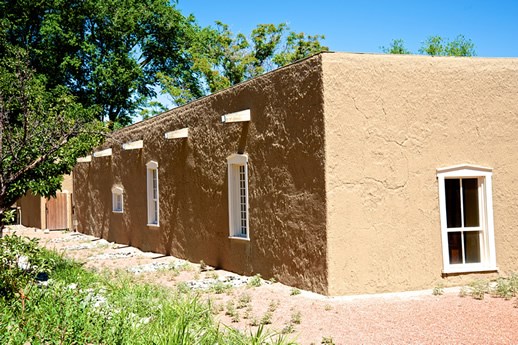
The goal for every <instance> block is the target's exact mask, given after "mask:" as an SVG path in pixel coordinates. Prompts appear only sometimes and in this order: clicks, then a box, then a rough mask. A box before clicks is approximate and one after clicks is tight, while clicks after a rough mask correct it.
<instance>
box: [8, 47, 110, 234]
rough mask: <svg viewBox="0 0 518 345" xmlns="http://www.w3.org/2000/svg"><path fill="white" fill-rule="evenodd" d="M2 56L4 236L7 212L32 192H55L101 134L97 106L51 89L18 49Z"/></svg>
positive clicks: (57, 88)
mask: <svg viewBox="0 0 518 345" xmlns="http://www.w3.org/2000/svg"><path fill="white" fill-rule="evenodd" d="M6 53H7V54H6V55H4V56H2V58H1V59H0V162H1V163H0V235H1V230H2V229H3V226H4V218H5V214H4V212H5V211H6V210H7V209H8V208H9V207H10V206H11V205H12V204H13V203H14V202H15V201H16V200H17V199H18V198H19V197H20V196H22V195H24V194H25V193H26V192H27V191H28V190H32V191H33V192H34V193H36V194H37V195H41V196H46V197H48V196H52V195H54V194H55V192H56V190H58V189H59V188H60V187H61V182H62V176H63V174H67V173H70V171H71V170H72V168H73V166H74V164H75V162H76V159H77V157H80V156H84V155H85V154H87V153H88V152H90V150H91V149H92V148H93V147H94V146H96V145H98V144H99V143H100V141H101V140H102V138H103V125H102V124H101V123H100V122H98V121H95V120H94V119H95V117H96V112H97V111H96V110H97V108H85V107H84V106H83V105H82V104H80V103H78V102H77V101H76V97H74V96H73V95H71V94H70V92H69V91H68V89H67V88H65V87H63V86H61V85H59V86H56V87H53V88H48V86H47V85H48V81H47V77H46V76H45V75H42V74H36V73H35V72H34V71H33V70H32V69H31V68H30V67H29V62H28V57H27V54H26V52H24V51H23V50H20V49H15V50H12V51H8V52H6Z"/></svg>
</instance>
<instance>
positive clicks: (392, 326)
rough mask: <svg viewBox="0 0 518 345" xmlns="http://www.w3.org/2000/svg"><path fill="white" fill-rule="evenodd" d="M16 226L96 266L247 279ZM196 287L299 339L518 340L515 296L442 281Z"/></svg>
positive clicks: (225, 313)
mask: <svg viewBox="0 0 518 345" xmlns="http://www.w3.org/2000/svg"><path fill="white" fill-rule="evenodd" d="M13 232H16V233H17V234H18V235H23V236H27V237H30V238H39V239H40V244H42V245H44V246H45V247H47V248H53V249H56V250H58V251H63V252H64V255H65V256H66V257H69V258H73V259H75V260H78V261H80V262H83V263H84V264H85V266H86V267H88V268H91V269H94V270H103V269H109V270H127V269H128V268H132V267H133V268H134V267H137V266H138V267H140V266H142V265H149V264H156V265H157V266H159V264H160V265H162V269H160V270H158V271H154V272H143V273H139V274H135V276H136V277H137V279H138V280H141V281H144V282H152V283H156V284H161V285H164V286H166V287H174V286H178V285H179V284H183V285H184V286H185V284H186V283H189V282H196V281H197V282H202V283H203V282H210V281H214V279H215V278H221V277H234V278H235V279H236V280H235V281H238V282H242V281H243V279H244V280H245V281H246V279H245V278H243V277H239V276H237V275H236V274H234V273H231V272H227V271H223V270H214V271H213V270H208V271H202V270H200V265H199V264H194V263H188V262H183V261H181V260H179V259H177V258H174V257H171V256H164V255H161V254H156V253H143V252H141V251H140V250H138V249H136V248H133V247H129V246H126V245H120V244H114V243H107V242H106V241H104V240H99V239H97V238H95V237H91V236H84V235H81V234H78V233H71V232H63V231H50V232H44V231H43V230H39V229H32V228H24V227H21V226H14V227H11V228H10V229H9V230H8V231H7V233H13ZM104 254H108V255H107V256H106V255H104ZM166 263H167V264H166ZM163 266H165V267H173V266H174V267H175V268H174V269H163ZM129 274H134V273H129ZM197 291H199V294H200V296H201V298H204V299H207V300H210V302H211V304H212V306H213V309H214V313H215V315H216V318H217V319H218V320H219V321H220V322H222V323H223V324H225V325H227V326H229V327H234V328H238V329H241V330H245V331H247V330H250V329H252V330H254V329H255V328H256V327H257V326H256V325H258V324H260V323H265V324H266V326H265V327H266V328H267V329H269V330H271V331H276V332H279V333H281V332H284V333H285V334H287V335H288V337H289V338H290V339H293V340H295V341H296V342H298V343H300V344H323V343H327V344H358V343H361V344H518V321H517V320H518V308H517V307H516V306H517V305H518V301H517V300H516V298H514V299H512V300H507V301H506V300H504V299H501V298H493V297H491V296H489V295H486V297H485V298H484V299H483V300H476V299H474V298H472V297H460V296H459V289H456V288H448V289H444V294H443V295H439V296H434V295H432V290H427V291H414V292H404V293H391V294H379V295H360V296H343V297H325V296H322V295H318V294H315V293H311V292H307V291H299V290H297V289H293V288H290V287H288V286H286V285H283V284H280V283H272V282H266V281H262V283H261V286H258V287H250V286H246V285H241V286H239V287H233V288H227V289H224V290H223V291H221V290H218V289H216V288H213V289H211V290H208V291H206V290H197ZM232 305H233V307H232Z"/></svg>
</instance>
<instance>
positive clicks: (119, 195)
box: [112, 186, 124, 213]
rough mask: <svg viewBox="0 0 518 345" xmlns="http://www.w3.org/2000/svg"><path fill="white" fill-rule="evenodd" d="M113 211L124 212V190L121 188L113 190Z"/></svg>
mask: <svg viewBox="0 0 518 345" xmlns="http://www.w3.org/2000/svg"><path fill="white" fill-rule="evenodd" d="M112 211H113V212H115V213H123V212H124V189H123V188H122V187H120V186H113V188H112Z"/></svg>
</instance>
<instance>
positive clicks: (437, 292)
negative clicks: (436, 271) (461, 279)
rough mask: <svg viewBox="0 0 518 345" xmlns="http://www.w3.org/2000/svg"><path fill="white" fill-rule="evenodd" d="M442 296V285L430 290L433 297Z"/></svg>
mask: <svg viewBox="0 0 518 345" xmlns="http://www.w3.org/2000/svg"><path fill="white" fill-rule="evenodd" d="M443 294H444V285H442V284H438V285H437V286H436V287H434V288H433V290H432V295H434V296H440V295H443Z"/></svg>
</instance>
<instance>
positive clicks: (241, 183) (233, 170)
mask: <svg viewBox="0 0 518 345" xmlns="http://www.w3.org/2000/svg"><path fill="white" fill-rule="evenodd" d="M227 165H228V219H229V230H230V237H231V238H238V239H246V240H248V239H250V229H249V216H248V155H247V154H233V155H231V156H229V157H227Z"/></svg>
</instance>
